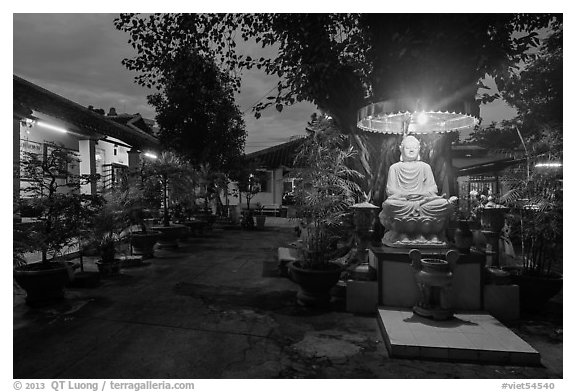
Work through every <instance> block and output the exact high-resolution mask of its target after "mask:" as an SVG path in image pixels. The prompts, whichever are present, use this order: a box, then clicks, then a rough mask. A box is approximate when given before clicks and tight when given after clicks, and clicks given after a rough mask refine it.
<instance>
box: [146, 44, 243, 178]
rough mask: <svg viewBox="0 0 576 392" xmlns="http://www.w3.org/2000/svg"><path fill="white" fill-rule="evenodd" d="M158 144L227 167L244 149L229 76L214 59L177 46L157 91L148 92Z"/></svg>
mask: <svg viewBox="0 0 576 392" xmlns="http://www.w3.org/2000/svg"><path fill="white" fill-rule="evenodd" d="M148 102H149V103H150V104H151V105H153V106H154V107H155V108H156V113H157V115H156V121H157V122H158V124H159V126H160V135H159V136H160V142H161V143H162V145H163V146H165V147H166V148H168V149H172V150H174V151H177V152H179V153H180V154H182V155H183V156H184V157H185V158H187V159H188V160H189V161H190V162H191V163H192V164H194V165H196V166H198V165H200V164H204V163H208V164H210V165H211V166H213V167H215V168H223V167H227V166H230V165H231V162H232V161H234V159H235V158H237V157H238V156H240V155H241V154H242V152H243V150H244V142H245V139H246V131H245V126H244V120H243V119H242V114H241V113H240V110H239V109H238V106H237V105H236V104H235V103H234V92H233V89H232V88H231V87H230V78H229V77H228V76H227V74H225V73H223V72H222V71H221V70H220V69H219V68H218V67H217V66H216V65H215V63H214V62H213V61H211V60H210V59H206V58H204V57H201V56H199V55H198V54H196V53H194V52H190V51H185V50H179V51H178V55H177V56H175V58H174V60H173V61H172V62H171V63H170V64H167V68H166V69H163V70H162V88H161V92H159V93H156V94H153V95H150V96H149V97H148Z"/></svg>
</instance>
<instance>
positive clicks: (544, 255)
mask: <svg viewBox="0 0 576 392" xmlns="http://www.w3.org/2000/svg"><path fill="white" fill-rule="evenodd" d="M558 142H559V143H560V148H558V146H557V143H558ZM544 148H545V150H547V152H546V153H543V154H539V155H536V157H535V158H532V159H531V158H530V157H528V158H527V164H526V167H525V168H523V169H521V170H522V171H524V170H525V173H524V174H525V175H524V176H522V175H512V176H510V177H509V178H508V179H507V180H508V183H509V184H510V185H511V189H510V191H509V192H507V193H506V194H504V195H503V196H502V197H501V201H502V202H503V203H505V204H506V205H508V206H510V207H511V215H510V217H511V218H512V220H513V221H514V223H516V225H515V226H516V227H517V228H518V229H519V230H518V234H519V238H520V246H521V251H522V262H523V266H522V267H523V273H525V274H529V275H549V274H550V273H551V272H552V267H553V265H554V264H555V263H556V262H557V256H558V254H559V253H560V252H559V250H561V248H560V246H561V243H562V213H563V192H562V170H561V169H560V168H558V167H553V166H550V165H548V164H542V162H539V161H541V160H545V161H548V162H550V161H553V162H559V161H560V160H561V158H562V148H561V140H556V141H555V140H551V141H550V143H549V145H547V146H544ZM535 162H536V163H540V164H536V163H535ZM515 174H517V173H515Z"/></svg>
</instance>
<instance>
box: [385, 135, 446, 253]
mask: <svg viewBox="0 0 576 392" xmlns="http://www.w3.org/2000/svg"><path fill="white" fill-rule="evenodd" d="M400 151H401V158H400V162H397V163H395V164H393V165H392V166H390V170H389V172H388V182H387V184H386V193H387V195H388V198H387V199H386V200H385V201H384V203H382V212H381V213H380V215H379V218H380V222H382V225H383V226H384V228H385V229H386V230H387V231H386V233H385V234H384V237H383V238H382V243H383V244H384V245H387V246H392V247H420V248H444V247H447V246H448V245H447V242H446V235H445V230H446V226H447V224H448V218H449V216H450V214H451V213H452V210H453V206H452V204H450V203H449V202H448V200H446V199H445V198H444V197H442V196H438V187H437V186H436V181H435V180H434V175H433V173H432V169H431V167H430V165H428V164H427V163H425V162H422V161H420V142H419V141H418V139H416V138H415V137H414V136H407V137H405V138H404V140H403V141H402V143H401V145H400Z"/></svg>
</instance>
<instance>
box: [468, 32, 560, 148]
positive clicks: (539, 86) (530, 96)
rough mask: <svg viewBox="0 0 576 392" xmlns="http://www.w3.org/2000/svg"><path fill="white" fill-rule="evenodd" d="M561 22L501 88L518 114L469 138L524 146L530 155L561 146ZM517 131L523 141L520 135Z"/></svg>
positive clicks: (503, 145)
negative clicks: (523, 65) (546, 146)
mask: <svg viewBox="0 0 576 392" xmlns="http://www.w3.org/2000/svg"><path fill="white" fill-rule="evenodd" d="M562 37H563V31H562V24H554V25H553V26H552V29H551V32H550V34H549V35H548V37H547V38H545V40H544V42H543V44H542V47H541V48H540V50H539V51H538V52H536V53H535V54H533V55H532V56H530V58H529V59H528V60H527V61H526V64H525V67H524V68H523V69H522V70H521V71H519V72H517V73H514V74H513V75H512V76H511V77H510V78H509V79H508V80H507V82H506V83H505V84H504V85H503V86H502V87H501V91H502V97H503V99H504V100H505V101H506V102H507V103H508V104H509V105H510V106H512V107H514V108H515V109H516V111H517V113H518V114H517V116H516V117H514V118H513V119H511V120H506V121H502V122H501V124H495V123H494V124H490V126H489V127H488V128H487V129H480V130H478V131H476V132H474V133H473V134H472V135H471V137H470V139H471V140H472V141H474V142H475V143H478V144H480V145H482V146H484V147H488V148H514V147H522V143H525V145H526V148H527V150H529V151H528V152H529V153H530V154H538V153H540V152H542V149H543V148H545V147H544V145H548V148H552V147H554V148H557V147H560V150H561V148H562V115H563V113H562V104H563V78H562V71H563V67H562V59H563V56H562V51H563V47H562ZM518 132H520V134H521V135H522V138H523V139H524V140H521V139H520V137H519V136H518Z"/></svg>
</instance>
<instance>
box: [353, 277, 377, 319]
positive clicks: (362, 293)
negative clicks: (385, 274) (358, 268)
mask: <svg viewBox="0 0 576 392" xmlns="http://www.w3.org/2000/svg"><path fill="white" fill-rule="evenodd" d="M377 307H378V282H375V281H374V282H371V281H360V280H349V281H347V282H346V311H347V312H350V313H374V312H375V311H376V309H377Z"/></svg>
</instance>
